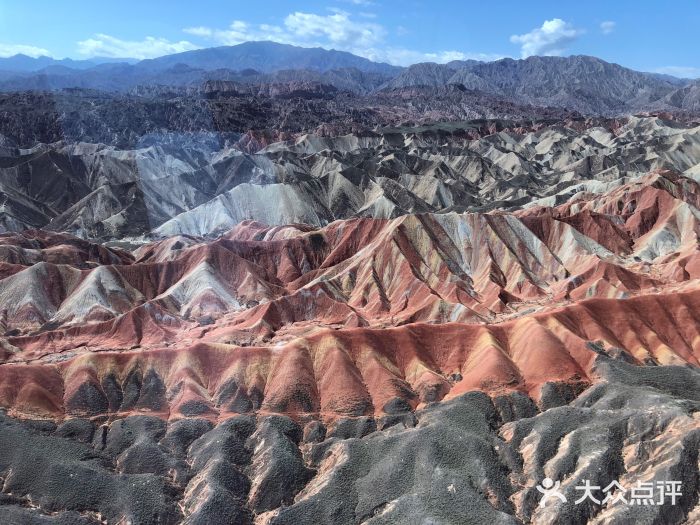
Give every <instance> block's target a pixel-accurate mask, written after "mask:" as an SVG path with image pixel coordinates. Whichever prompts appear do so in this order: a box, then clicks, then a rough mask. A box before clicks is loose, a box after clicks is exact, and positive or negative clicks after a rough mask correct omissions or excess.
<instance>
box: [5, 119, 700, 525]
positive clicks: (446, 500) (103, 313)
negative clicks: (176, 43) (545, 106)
mask: <svg viewBox="0 0 700 525" xmlns="http://www.w3.org/2000/svg"><path fill="white" fill-rule="evenodd" d="M598 124H600V122H599V123H598ZM579 125H580V126H581V127H580V129H576V126H579ZM472 131H473V133H474V135H470V134H469V133H472V132H471V131H470V132H468V131H466V130H462V131H460V132H459V133H461V134H462V135H459V134H457V135H455V134H454V133H452V132H450V133H447V134H446V133H445V132H444V130H442V131H436V130H435V129H434V128H431V129H423V130H414V131H413V132H411V133H408V132H405V131H400V132H399V131H396V130H394V131H391V132H386V133H384V134H376V135H371V136H370V135H367V136H360V137H358V136H349V137H335V138H327V137H326V138H324V137H319V136H313V135H309V136H305V137H303V138H299V139H295V140H292V141H288V142H281V143H276V144H271V145H267V146H266V147H265V148H264V149H263V150H262V151H261V152H258V153H255V154H251V153H243V152H242V151H241V150H240V149H237V150H235V151H234V150H226V151H219V150H217V149H216V148H215V147H211V148H209V149H208V150H206V151H203V150H197V152H195V150H193V149H188V148H179V147H175V146H173V147H172V148H171V149H168V148H164V147H154V148H147V149H145V150H138V151H128V152H127V151H119V150H116V149H114V148H104V147H101V146H91V145H85V144H82V145H75V146H68V145H58V146H57V145H53V146H41V147H37V148H35V149H33V150H11V152H10V153H8V156H7V157H6V162H5V164H3V167H1V168H0V171H2V173H3V176H4V177H5V178H4V179H3V184H4V185H5V186H3V188H13V189H12V191H10V190H7V191H6V192H5V194H6V195H5V204H4V208H3V209H4V212H3V213H4V215H3V216H2V217H3V221H4V222H3V224H4V225H5V229H6V230H9V231H6V232H5V233H2V234H0V407H2V409H3V413H2V414H1V415H0V478H2V490H1V492H2V494H1V495H0V522H2V523H70V524H73V523H75V524H88V523H104V522H106V523H120V522H131V523H167V524H170V523H190V524H195V523H212V522H222V523H257V524H263V523H265V524H273V523H275V524H287V523H289V524H292V523H294V524H296V523H339V524H346V523H347V524H354V523H374V524H380V523H404V522H412V521H416V522H421V523H422V522H438V523H465V522H476V523H482V522H494V523H552V524H554V523H625V522H631V521H634V522H639V523H694V522H695V521H697V520H698V519H700V510H699V509H698V486H699V485H700V481H699V479H698V446H699V443H700V421H699V420H698V413H699V412H698V408H699V407H700V404H699V403H700V373H699V372H698V370H699V369H700V317H699V316H700V314H699V313H698V312H700V288H699V287H698V282H699V279H700V254H699V252H698V248H699V245H698V235H699V234H700V184H699V183H698V181H697V180H696V179H697V177H698V174H700V172H698V170H697V166H698V160H699V159H698V154H699V153H698V152H699V151H700V150H698V139H697V128H691V127H688V126H686V125H680V124H678V123H677V122H671V121H664V120H660V119H656V118H632V117H630V118H628V119H626V120H624V121H605V125H597V124H596V125H593V123H591V122H588V123H581V122H579V123H575V122H569V123H567V124H566V125H563V126H558V127H557V126H543V127H541V128H540V129H538V130H533V129H519V130H515V129H509V130H507V131H500V132H498V131H497V130H492V131H496V132H495V133H489V132H488V129H487V128H484V129H482V130H481V131H474V130H472ZM482 134H483V135H484V136H481V135H482ZM8 151H9V150H8ZM18 159H24V161H25V162H23V163H21V162H19V161H18ZM212 159H213V160H212ZM134 166H142V167H144V168H143V171H142V173H143V172H145V173H148V174H149V176H148V177H146V178H145V179H143V180H141V181H137V182H135V181H134V180H132V179H130V177H131V176H132V174H133V169H134ZM193 166H196V169H194V168H193ZM39 174H44V176H43V177H39ZM47 174H51V176H49V175H47ZM217 177H218V178H217ZM203 181H204V182H203ZM120 184H121V186H120ZM324 184H327V185H326V186H324ZM207 185H209V186H207ZM171 186H172V188H171ZM66 188H68V189H70V190H71V191H70V192H66V191H62V190H64V189H66ZM183 188H184V190H183ZM329 188H330V190H329ZM59 190H61V191H59ZM331 190H332V191H331ZM71 192H73V193H71ZM95 192H97V193H95ZM71 195H80V198H79V199H77V201H76V202H73V201H71V197H70V196H71ZM158 195H160V196H161V197H160V200H158V199H157V198H156V197H157V196H158ZM176 201H177V202H176ZM188 208H189V209H188ZM60 210H63V211H60ZM59 211H60V213H58V212H59ZM20 212H21V213H20ZM324 214H325V215H324ZM36 217H44V219H46V220H48V222H47V223H46V224H44V223H40V224H33V223H32V222H31V221H33V220H35V219H36ZM251 218H257V219H264V221H263V220H258V221H255V220H250V219H251ZM20 219H21V220H20ZM44 219H42V220H44ZM13 221H14V222H13ZM138 221H141V222H140V223H139V222H138ZM265 222H267V223H265ZM275 223H278V224H275ZM289 223H291V224H289ZM27 225H35V226H46V227H45V228H43V229H26V228H25V226H27ZM95 232H97V233H99V234H104V235H105V236H106V237H117V238H118V239H113V240H112V241H111V242H103V241H100V240H95V239H93V240H87V239H84V238H80V237H78V236H75V235H73V234H76V233H78V234H81V235H84V236H86V237H90V236H91V234H92V233H95ZM126 233H131V234H134V235H136V234H138V235H139V237H138V238H135V237H123V235H124V234H126ZM30 464H31V465H32V468H31V469H30V468H27V465H30ZM545 477H550V478H551V479H556V480H558V481H560V482H561V487H562V490H563V492H564V494H566V496H567V498H568V500H567V502H558V500H557V502H552V503H551V504H548V505H547V506H545V507H543V508H542V507H539V506H538V501H539V492H538V491H537V489H536V485H537V484H538V483H539V482H540V481H541V480H542V479H544V478H545ZM585 479H587V480H589V481H591V482H592V483H593V484H594V485H600V486H606V485H607V484H608V483H610V482H611V481H613V480H617V481H620V482H621V483H623V484H624V485H625V486H627V487H630V486H632V485H634V484H635V483H636V482H637V481H638V480H640V479H641V480H653V481H655V482H665V481H680V482H681V483H682V495H681V496H680V497H679V498H678V500H677V501H676V503H675V504H673V505H672V504H671V503H670V502H669V503H664V504H663V505H655V506H647V507H643V506H637V507H635V506H630V505H616V504H612V503H607V502H606V503H605V504H602V505H593V504H584V505H576V504H575V503H573V502H574V501H575V498H576V497H577V496H578V494H577V489H576V487H577V486H579V485H581V484H582V482H583V480H585Z"/></svg>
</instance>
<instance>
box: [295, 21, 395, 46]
mask: <svg viewBox="0 0 700 525" xmlns="http://www.w3.org/2000/svg"><path fill="white" fill-rule="evenodd" d="M284 25H285V27H286V28H287V30H288V31H289V32H291V33H292V34H293V35H295V36H296V37H297V38H301V39H302V40H309V41H311V40H314V39H317V38H322V39H326V40H327V41H328V42H330V43H331V45H335V46H338V47H344V48H348V47H357V48H366V47H371V46H374V45H376V44H378V43H379V42H381V41H382V40H383V39H384V36H385V34H386V31H385V30H384V28H383V27H382V26H380V25H379V24H375V23H373V22H355V21H352V20H351V19H350V15H349V14H348V13H343V12H337V13H334V14H332V15H328V16H321V15H314V14H311V13H300V12H296V13H292V14H290V15H287V18H285V19H284Z"/></svg>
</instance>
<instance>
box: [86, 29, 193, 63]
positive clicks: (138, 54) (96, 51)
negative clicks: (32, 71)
mask: <svg viewBox="0 0 700 525" xmlns="http://www.w3.org/2000/svg"><path fill="white" fill-rule="evenodd" d="M198 29H202V30H204V29H205V28H198ZM193 49H199V46H196V45H195V44H193V43H191V42H188V41H187V40H181V41H179V42H170V41H169V40H167V39H165V38H156V37H152V36H147V37H146V38H144V39H143V40H141V41H133V40H120V39H118V38H115V37H113V36H110V35H105V34H103V33H98V34H96V35H94V36H93V38H88V39H87V40H82V41H80V42H78V52H79V53H80V54H81V55H86V56H89V57H94V56H100V57H113V58H138V59H144V58H156V57H159V56H163V55H171V54H173V53H182V52H183V51H191V50H193Z"/></svg>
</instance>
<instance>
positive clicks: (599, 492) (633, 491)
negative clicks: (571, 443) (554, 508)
mask: <svg viewBox="0 0 700 525" xmlns="http://www.w3.org/2000/svg"><path fill="white" fill-rule="evenodd" d="M582 483H583V484H582V485H576V486H575V487H574V490H576V491H577V492H580V493H581V494H580V496H579V497H578V498H576V499H575V500H574V504H575V505H578V504H580V503H584V502H585V501H591V502H593V503H595V504H597V505H605V504H608V503H612V504H615V503H621V504H624V505H664V504H665V503H667V500H668V502H670V504H671V505H675V504H676V499H677V498H679V497H681V496H682V495H683V494H682V493H681V482H680V481H637V483H636V484H635V485H634V486H632V487H630V488H629V490H628V489H627V488H625V487H624V486H623V485H622V484H621V483H620V482H619V481H617V480H613V481H611V482H610V483H609V484H608V485H606V486H605V487H603V486H601V485H592V484H591V481H590V480H587V479H584V480H583V481H582ZM560 487H561V482H559V481H554V480H553V479H551V478H544V479H543V480H542V483H541V484H540V485H537V487H536V488H537V490H538V491H539V492H541V493H542V497H541V498H540V503H539V505H540V507H544V506H545V505H547V502H548V501H549V500H551V499H557V500H559V501H561V502H562V503H566V502H567V497H566V496H565V495H564V493H563V492H562V491H561V490H560Z"/></svg>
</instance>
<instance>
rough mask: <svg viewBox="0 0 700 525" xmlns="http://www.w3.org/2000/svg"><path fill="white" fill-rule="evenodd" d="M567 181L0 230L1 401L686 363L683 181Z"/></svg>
mask: <svg viewBox="0 0 700 525" xmlns="http://www.w3.org/2000/svg"><path fill="white" fill-rule="evenodd" d="M601 188H602V190H605V192H604V193H595V191H597V190H601ZM575 189H576V191H574V192H572V191H567V192H566V193H564V194H560V195H557V196H553V197H550V198H548V200H547V199H546V201H547V202H545V201H539V202H535V203H533V205H532V206H529V207H527V208H525V209H523V210H520V211H517V212H514V213H507V212H490V213H462V214H459V213H448V214H422V215H407V216H401V217H398V218H396V219H392V220H377V219H356V220H351V221H338V222H334V223H332V224H331V225H329V226H326V227H324V228H313V227H310V226H303V225H297V226H283V227H269V226H264V225H261V224H258V223H253V222H244V223H242V224H240V225H239V226H237V227H236V228H234V229H233V230H231V231H229V232H228V233H227V234H225V235H223V236H221V237H219V238H217V239H215V240H204V239H201V238H196V237H191V236H176V237H172V238H168V239H166V240H162V241H157V242H154V243H150V244H146V245H142V246H141V247H139V248H138V249H137V250H136V251H134V252H133V253H129V252H126V251H124V250H123V249H118V248H106V247H103V246H98V245H95V244H91V243H89V242H87V241H82V240H79V239H75V238H71V237H68V236H66V235H62V234H52V233H46V232H41V231H34V232H33V231H27V232H24V233H22V234H5V235H4V236H3V237H1V238H0V241H1V243H2V245H1V249H0V253H2V254H3V257H4V259H5V261H6V262H4V263H3V278H2V280H0V297H1V298H2V302H3V309H2V313H1V315H2V323H3V329H4V331H5V337H4V339H3V343H2V344H3V359H4V364H2V365H0V402H1V403H2V404H3V405H4V406H6V407H8V408H9V409H10V410H11V411H13V413H15V412H16V413H17V414H26V415H31V414H35V415H39V414H41V415H45V416H51V417H63V415H64V414H66V413H68V414H82V413H86V414H90V415H98V414H106V413H113V412H114V413H118V412H127V413H128V412H130V411H132V410H134V409H149V410H155V411H157V412H159V413H162V414H164V415H166V416H167V415H168V414H170V416H169V417H179V416H182V415H190V414H192V413H201V414H203V413H206V414H209V415H210V416H211V417H213V418H216V417H219V416H220V415H221V414H226V413H229V412H240V411H243V412H248V411H253V410H256V409H261V410H265V411H270V412H281V413H287V414H289V413H300V414H311V415H314V416H317V417H319V418H321V419H322V420H327V421H331V420H335V419H337V418H339V417H341V416H348V415H349V416H361V415H372V416H381V415H382V414H385V413H390V412H391V410H392V408H391V407H393V406H394V405H397V404H398V406H401V407H404V408H406V409H410V410H413V409H415V408H416V407H418V406H423V405H425V404H426V403H430V402H433V401H437V400H440V399H442V398H443V397H454V396H455V395H458V394H460V393H463V392H466V391H469V390H471V389H480V390H485V391H488V392H494V393H499V392H508V391H520V392H523V393H525V394H527V395H529V396H530V397H532V398H533V399H535V400H539V399H541V397H542V395H543V394H542V389H543V387H544V386H545V385H546V384H547V383H553V382H554V383H557V382H561V383H563V384H567V385H573V386H574V388H575V389H580V388H583V387H585V386H586V385H587V384H590V383H591V382H592V379H591V367H592V364H593V361H594V358H595V357H596V355H598V354H599V353H606V354H609V355H615V356H624V358H625V359H627V360H628V361H630V362H634V363H637V364H640V365H641V364H660V365H685V364H687V365H690V366H698V363H699V361H698V360H699V359H700V355H698V346H697V340H698V332H697V330H698V326H699V324H698V319H697V315H698V314H697V311H698V301H700V292H699V291H698V289H697V286H696V284H695V283H696V279H698V278H699V277H700V264H699V258H698V243H697V235H698V231H699V227H700V226H699V223H698V217H699V216H700V215H699V212H698V208H699V205H700V186H699V185H698V183H696V182H695V181H694V180H693V179H691V178H688V177H684V176H680V175H677V174H674V173H671V172H667V171H666V172H657V173H652V174H649V175H647V176H645V177H642V178H639V179H634V180H631V181H629V182H625V181H624V180H623V181H619V182H618V183H615V184H609V185H600V184H599V185H598V187H596V186H595V185H592V186H591V185H590V184H588V185H586V184H584V185H581V186H578V187H576V188H575ZM550 201H551V202H550ZM548 202H549V203H550V204H554V203H557V202H559V203H560V204H558V205H556V206H554V207H551V206H546V204H547V203H548Z"/></svg>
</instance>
